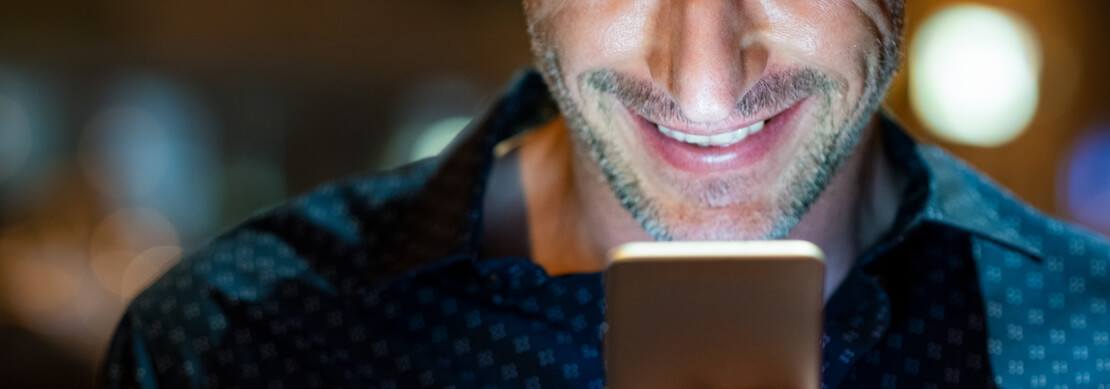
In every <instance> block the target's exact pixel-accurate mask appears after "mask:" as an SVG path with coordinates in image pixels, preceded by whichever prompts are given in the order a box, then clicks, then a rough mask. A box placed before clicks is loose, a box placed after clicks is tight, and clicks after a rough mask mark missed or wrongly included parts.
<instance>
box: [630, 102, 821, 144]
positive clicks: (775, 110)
mask: <svg viewBox="0 0 1110 389" xmlns="http://www.w3.org/2000/svg"><path fill="white" fill-rule="evenodd" d="M804 99H805V98H802V99H798V100H792V101H788V102H786V103H783V104H779V105H778V106H775V107H772V108H765V109H762V110H760V111H759V112H757V113H756V114H754V115H750V116H747V117H736V118H731V117H730V118H729V119H728V120H724V121H720V122H716V123H707V124H704V125H703V124H700V123H676V122H668V121H662V120H659V119H658V118H653V117H650V116H648V115H644V114H643V113H642V112H640V111H639V110H636V109H635V108H632V107H629V108H630V111H631V112H632V113H634V114H636V115H637V116H640V117H641V118H643V119H644V120H647V121H649V122H651V123H652V124H655V125H657V126H663V127H667V128H669V129H672V130H675V131H679V132H683V133H687V134H693V135H706V136H712V135H717V134H724V133H727V132H730V131H734V130H739V129H741V128H746V127H749V126H751V125H753V124H756V123H759V122H762V121H766V120H770V119H771V118H773V117H775V116H776V115H778V114H780V113H783V112H784V111H786V110H787V109H789V108H790V107H793V106H794V105H796V104H798V103H799V102H800V101H802V100H804Z"/></svg>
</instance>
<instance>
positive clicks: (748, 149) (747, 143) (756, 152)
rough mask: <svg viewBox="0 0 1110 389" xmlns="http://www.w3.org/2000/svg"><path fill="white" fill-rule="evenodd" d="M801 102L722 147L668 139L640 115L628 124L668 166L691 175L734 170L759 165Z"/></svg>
mask: <svg viewBox="0 0 1110 389" xmlns="http://www.w3.org/2000/svg"><path fill="white" fill-rule="evenodd" d="M804 102H805V100H802V101H801V102H798V103H797V104H794V105H793V106H792V107H790V108H788V109H787V110H785V111H783V112H781V113H779V114H778V115H775V116H773V117H771V118H770V119H768V120H767V121H766V123H764V125H763V129H762V130H760V131H759V132H757V133H755V134H752V135H749V136H748V137H747V138H744V140H742V141H740V142H737V143H736V144H733V145H729V146H725V147H713V146H709V147H701V146H697V145H692V144H689V143H685V142H680V141H677V140H674V139H671V138H668V137H666V136H664V135H663V133H661V132H659V129H658V128H656V126H655V124H654V123H652V122H649V121H647V120H646V119H644V118H643V117H641V116H640V115H636V114H632V113H631V112H630V115H631V117H632V120H633V121H635V122H636V124H637V126H638V127H640V133H641V134H642V135H643V136H642V138H643V139H644V143H646V144H647V148H648V149H649V150H651V151H652V152H654V154H655V155H657V156H659V157H660V159H662V160H664V161H667V163H668V164H670V165H671V166H673V167H675V168H677V169H679V170H683V171H688V172H693V173H708V172H718V171H726V170H734V169H739V168H743V167H746V166H750V165H753V164H755V163H756V162H759V161H760V160H762V159H763V157H764V156H766V155H767V154H768V153H770V151H771V150H773V149H774V148H775V146H776V145H777V144H778V143H779V139H781V138H782V137H783V134H784V133H786V132H787V131H786V130H787V129H788V127H789V126H790V124H792V123H793V119H794V117H795V116H797V112H798V111H799V110H800V109H801V106H802V104H803V103H804Z"/></svg>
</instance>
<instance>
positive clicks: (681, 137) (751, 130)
mask: <svg viewBox="0 0 1110 389" xmlns="http://www.w3.org/2000/svg"><path fill="white" fill-rule="evenodd" d="M766 123H767V120H760V121H758V122H756V123H755V124H752V125H750V126H747V127H741V128H737V129H735V130H729V131H725V132H722V133H718V134H714V135H699V134H692V133H689V132H684V131H681V130H676V129H672V128H669V127H666V126H663V125H661V124H658V123H656V124H655V128H656V129H657V130H659V132H661V133H662V134H663V136H666V137H668V138H671V139H674V140H677V141H679V142H683V143H688V144H692V145H697V146H701V147H728V146H732V145H734V144H737V143H740V142H741V141H743V140H744V139H746V138H747V137H748V136H751V135H754V134H756V133H758V132H759V131H761V130H763V126H764V124H766Z"/></svg>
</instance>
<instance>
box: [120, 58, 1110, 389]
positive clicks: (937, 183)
mask: <svg viewBox="0 0 1110 389" xmlns="http://www.w3.org/2000/svg"><path fill="white" fill-rule="evenodd" d="M555 115H557V110H556V109H555V107H554V105H553V104H552V102H551V100H550V97H549V95H548V91H547V89H546V88H545V86H544V85H543V83H542V81H541V79H540V77H539V76H538V75H537V74H535V73H532V72H528V73H526V74H524V75H523V76H522V77H521V78H520V79H519V80H518V81H517V82H516V83H515V84H514V86H513V88H512V89H511V90H510V91H509V92H508V93H506V95H505V96H504V97H503V98H502V99H501V100H500V101H499V102H498V103H497V104H496V105H495V106H494V107H493V108H492V109H491V110H490V111H489V113H488V114H487V115H486V116H485V117H484V118H482V119H480V120H478V121H476V124H475V125H473V126H471V128H470V129H469V130H468V131H467V132H466V133H465V134H464V135H463V136H460V138H459V139H457V140H456V142H455V143H454V144H453V145H452V147H450V148H449V149H448V150H447V151H446V152H444V153H443V154H442V155H441V156H439V157H437V158H434V159H430V160H425V161H422V162H418V163H415V164H412V165H409V166H406V167H402V168H399V169H396V170H393V171H389V172H385V173H381V174H375V175H371V176H367V177H359V178H354V179H349V180H345V181H341V182H337V183H334V184H331V185H328V186H325V187H323V188H321V189H319V190H317V191H315V192H314V193H310V194H308V195H305V196H303V197H301V198H299V199H295V200H293V201H291V202H290V203H288V204H287V205H284V206H281V207H279V208H276V209H273V210H270V211H267V212H265V213H264V214H261V215H259V216H257V217H255V218H253V219H251V220H249V221H247V222H246V223H244V224H243V225H241V226H240V227H238V228H236V229H233V230H231V231H230V232H228V233H226V234H224V235H223V236H221V237H219V238H217V239H215V240H213V241H212V242H211V243H210V244H209V245H208V246H207V247H204V248H203V249H201V250H199V251H197V252H195V253H194V254H192V255H190V256H188V257H187V258H186V259H184V260H183V261H182V262H181V263H179V264H178V265H177V266H176V267H174V268H173V269H172V270H170V271H169V272H168V273H167V274H165V275H164V276H162V277H161V278H160V279H159V280H158V281H157V282H156V283H155V284H154V285H153V286H151V287H150V288H149V289H147V290H146V291H145V292H144V293H142V294H141V295H140V296H139V297H138V298H136V299H135V300H134V301H133V302H132V303H131V305H130V307H129V308H128V310H127V313H126V314H125V316H124V317H123V319H122V320H121V322H120V325H119V329H118V330H117V332H116V335H115V337H114V338H113V340H112V343H111V349H110V351H109V354H108V357H107V360H106V362H105V365H104V372H103V373H104V374H103V382H102V383H103V384H106V386H108V387H143V388H155V387H227V388H237V387H240V388H246V387H251V388H253V387H263V388H322V387H326V388H339V387H360V388H383V389H384V388H424V387H429V388H481V387H508V388H602V387H604V386H605V374H604V373H605V372H604V369H603V363H602V361H603V356H602V354H601V353H602V349H601V341H602V336H603V335H604V321H605V316H604V294H603V292H604V289H603V286H602V277H601V275H600V274H596V273H595V274H575V275H566V276H558V277H551V276H548V275H547V274H546V273H545V272H544V271H543V269H541V268H540V267H538V266H537V265H535V264H534V263H533V262H532V261H531V260H529V259H528V258H512V257H510V258H486V257H482V256H481V255H480V252H481V250H480V247H479V242H480V240H481V237H480V236H479V235H480V234H481V231H482V218H481V215H482V210H481V206H482V198H483V196H484V194H485V193H486V191H487V190H489V191H496V190H499V189H498V188H488V187H487V185H486V180H487V178H488V176H489V171H490V167H491V164H492V161H493V159H494V152H493V150H494V147H495V145H496V144H497V143H499V142H500V141H502V140H504V139H507V138H509V137H511V136H513V135H515V134H517V133H520V132H522V131H527V130H529V129H530V128H535V127H536V126H538V125H540V124H542V123H544V122H545V121H547V120H550V119H551V118H552V117H554V116H555ZM882 133H883V139H884V148H885V152H887V153H888V154H889V155H890V157H891V159H892V160H893V161H894V163H895V165H896V167H897V172H898V174H901V175H903V176H904V177H905V178H906V179H907V181H908V182H909V183H910V184H909V185H908V187H907V190H906V191H905V193H903V194H902V198H901V200H902V201H901V210H900V211H899V213H898V217H897V221H896V223H895V224H894V227H893V228H892V229H891V230H890V231H888V233H887V234H886V235H885V237H884V238H883V239H882V240H881V242H880V243H878V244H877V245H875V246H874V247H872V248H870V249H869V250H867V251H866V253H865V254H864V255H863V256H862V257H861V258H859V259H858V260H857V261H856V264H855V266H854V267H853V269H852V270H851V271H850V273H849V275H848V277H847V278H846V280H845V281H844V283H843V284H842V285H841V287H840V288H839V289H838V290H837V291H836V292H835V293H834V295H833V296H832V298H831V299H830V300H829V302H828V304H827V306H826V315H825V335H824V337H823V341H822V345H821V346H822V350H823V361H824V363H823V368H822V375H823V381H824V383H823V386H824V387H826V388H840V387H863V388H918V387H921V388H951V387H969V388H981V387H991V386H1001V387H1014V388H1020V387H1030V388H1036V387H1056V388H1059V387H1069V388H1074V387H1106V386H1107V385H1108V384H1110V314H1108V312H1107V298H1108V297H1110V278H1108V275H1107V265H1108V263H1110V262H1108V260H1110V245H1108V244H1107V242H1105V241H1103V240H1100V239H1099V238H1097V237H1096V236H1094V235H1092V234H1091V233H1088V232H1086V231H1082V230H1080V229H1077V228H1075V227H1072V226H1070V225H1067V224H1064V223H1061V222H1059V221H1056V220H1053V219H1050V218H1048V217H1046V216H1044V215H1042V214H1040V213H1038V212H1037V211H1035V210H1033V209H1032V208H1030V207H1028V206H1026V205H1024V204H1022V203H1021V202H1019V201H1018V200H1016V199H1014V198H1013V196H1011V195H1009V194H1007V193H1006V192H1005V191H1003V190H1001V189H999V188H998V187H997V186H996V185H995V184H993V183H991V182H990V181H988V180H987V179H985V178H984V177H983V176H981V175H980V174H978V173H976V172H975V171H974V170H972V169H970V168H969V167H967V166H965V165H964V164H963V163H961V162H959V161H957V160H956V159H954V158H953V157H951V156H949V155H948V154H946V153H944V152H943V151H941V150H939V149H936V148H932V147H926V146H921V145H917V144H915V143H914V142H913V141H912V140H911V139H910V138H909V137H908V136H906V135H905V134H904V133H903V132H902V131H901V129H900V128H899V127H898V126H897V124H895V123H893V122H892V121H890V120H885V119H884V121H883V130H882Z"/></svg>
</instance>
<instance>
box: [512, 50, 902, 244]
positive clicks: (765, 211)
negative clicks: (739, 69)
mask: <svg viewBox="0 0 1110 389" xmlns="http://www.w3.org/2000/svg"><path fill="white" fill-rule="evenodd" d="M532 36H533V43H532V47H533V50H534V51H535V54H536V58H537V67H538V68H539V70H540V72H541V74H542V75H543V77H544V80H545V82H546V83H547V85H548V87H549V89H550V90H551V94H552V96H553V98H554V100H555V102H556V103H557V104H558V106H559V109H560V110H561V111H562V114H563V116H564V118H565V119H566V122H567V125H568V127H569V128H570V130H571V133H572V135H573V136H572V138H573V139H574V142H575V147H577V148H578V149H579V150H580V151H585V152H586V153H585V154H586V155H588V156H589V159H590V160H591V162H592V163H593V164H595V165H596V166H597V167H598V168H599V171H600V172H601V174H602V175H603V176H604V179H605V182H606V183H607V184H608V186H609V189H610V191H611V192H612V193H613V195H614V196H615V197H616V199H617V200H618V202H619V203H620V204H621V206H622V207H623V208H624V209H625V210H627V211H628V212H629V213H630V214H631V216H632V217H633V218H634V219H635V220H636V221H637V222H638V223H639V224H640V226H641V227H642V228H643V229H644V230H645V231H646V232H647V233H648V234H649V235H651V236H652V237H653V238H654V239H656V240H760V239H781V238H784V237H786V236H787V235H788V234H789V233H790V231H791V230H792V229H793V228H794V227H795V226H796V225H797V224H798V222H799V221H800V220H801V218H802V216H804V215H805V214H806V213H807V212H808V211H809V209H810V207H811V206H812V205H813V204H814V203H815V202H816V201H817V199H818V198H819V197H820V196H821V194H822V193H823V192H824V190H825V188H826V187H827V186H828V185H829V182H830V181H831V180H832V178H833V176H834V175H835V173H836V171H837V170H838V169H839V167H840V166H841V165H842V164H843V162H844V161H845V160H846V159H847V158H848V157H849V156H850V155H851V154H852V153H853V151H854V150H855V148H856V147H857V145H858V143H859V139H860V138H861V134H862V132H863V131H864V129H865V128H866V126H867V124H868V123H869V121H870V118H871V117H872V115H874V114H875V112H876V111H877V110H878V108H879V106H880V103H881V100H882V96H883V95H884V93H885V91H886V89H887V86H888V85H889V83H890V80H891V78H893V74H894V72H895V70H896V69H897V63H898V60H899V47H898V46H899V45H898V42H897V41H896V40H891V41H885V42H883V43H882V45H881V50H880V52H879V53H878V54H879V55H878V56H877V58H874V57H872V58H871V59H870V60H867V61H865V74H864V86H863V89H862V93H861V95H860V98H859V99H858V100H856V101H855V102H854V104H851V106H850V107H849V109H848V110H846V112H847V113H846V114H845V115H841V116H842V117H839V118H838V117H834V116H835V115H834V113H833V112H834V109H833V108H834V107H833V106H834V102H838V100H840V99H843V97H842V96H843V95H844V90H845V89H846V85H844V83H843V82H838V81H834V79H833V78H832V77H829V76H827V75H825V74H823V73H821V72H820V71H818V70H815V69H809V68H804V69H798V70H791V71H786V72H781V73H776V74H771V75H768V76H766V77H764V78H763V79H761V80H760V81H759V82H758V83H757V84H756V85H754V86H753V87H752V88H751V89H750V90H749V91H748V92H747V93H746V94H745V95H744V96H743V97H742V98H741V101H740V102H738V104H737V107H736V110H737V111H739V112H740V113H741V114H743V115H745V116H748V115H751V114H752V113H754V112H759V111H761V110H764V111H765V110H767V109H768V108H776V109H778V108H785V107H783V106H782V105H783V104H784V103H788V102H791V101H797V100H798V99H799V98H802V97H807V96H812V97H815V99H814V101H815V103H818V104H819V105H818V106H817V109H815V110H814V112H815V114H814V115H813V118H814V119H815V120H814V123H813V124H814V126H815V127H814V128H813V131H812V132H811V133H810V134H805V135H804V136H803V137H802V138H803V139H801V140H800V142H801V144H800V145H799V147H798V149H797V150H798V151H797V152H796V154H795V155H794V156H793V157H792V158H790V161H789V162H788V163H787V165H786V167H785V168H784V169H782V171H779V172H771V174H770V176H773V177H774V180H771V182H760V181H759V180H756V179H754V178H753V177H745V176H727V175H726V176H723V177H716V176H715V177H705V178H703V179H697V180H685V181H683V180H678V181H674V180H672V182H679V184H678V185H677V186H679V187H678V188H673V189H675V190H676V191H677V192H678V193H681V194H682V195H681V196H680V198H682V200H681V201H670V200H668V199H666V198H665V197H666V196H663V195H661V194H660V193H653V192H651V191H648V190H646V189H645V187H646V185H645V184H644V183H645V181H646V177H645V176H642V175H640V174H639V173H638V172H637V170H636V169H634V168H633V167H632V166H633V164H631V163H630V159H631V158H629V155H627V154H625V153H624V152H622V150H623V149H622V148H621V147H620V145H619V142H617V141H616V140H615V139H614V137H613V136H612V134H608V135H610V136H608V137H607V136H606V135H607V134H605V133H603V132H600V129H604V128H609V129H616V128H619V127H618V126H615V125H614V123H613V121H612V120H610V119H612V118H613V117H614V107H612V106H611V105H612V104H610V103H608V102H606V101H605V100H604V99H601V98H600V97H601V96H612V97H613V98H614V99H615V100H616V101H619V102H620V103H621V104H623V105H624V106H625V107H628V108H629V109H632V110H635V111H638V112H639V113H641V114H648V115H649V117H659V118H667V119H673V120H676V121H680V122H682V121H686V120H685V118H684V116H683V115H682V113H681V110H680V109H679V108H678V106H677V104H676V103H674V101H673V100H672V99H670V98H669V97H668V96H667V95H666V94H665V93H662V92H660V91H658V90H657V89H656V88H654V87H653V86H652V85H651V84H650V83H647V82H644V81H640V80H636V79H633V78H630V77H626V76H623V75H621V74H620V73H617V72H614V71H611V70H605V69H601V70H595V71H589V72H586V73H583V74H581V75H580V76H578V77H577V78H576V81H577V82H578V85H577V86H578V87H579V88H580V89H579V90H580V91H582V90H583V89H585V88H582V86H584V87H586V88H589V90H591V91H592V92H596V96H598V97H599V99H598V101H597V103H596V112H599V113H601V115H599V117H597V118H593V119H592V120H591V118H588V117H587V116H586V115H585V114H584V113H583V110H582V109H581V108H582V107H581V106H580V104H579V102H578V101H576V100H575V99H574V98H573V97H572V94H571V93H570V88H569V87H568V85H567V84H566V81H565V80H566V78H565V77H564V73H563V71H562V69H561V66H560V62H559V57H558V55H557V54H556V52H555V51H554V50H553V49H551V48H550V47H547V46H546V45H544V44H543V42H540V41H539V40H537V39H536V37H537V35H536V34H533V35H532ZM581 95H582V96H585V94H581ZM611 131H612V130H611ZM768 187H769V189H770V190H759V189H768ZM757 193H761V195H757Z"/></svg>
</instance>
